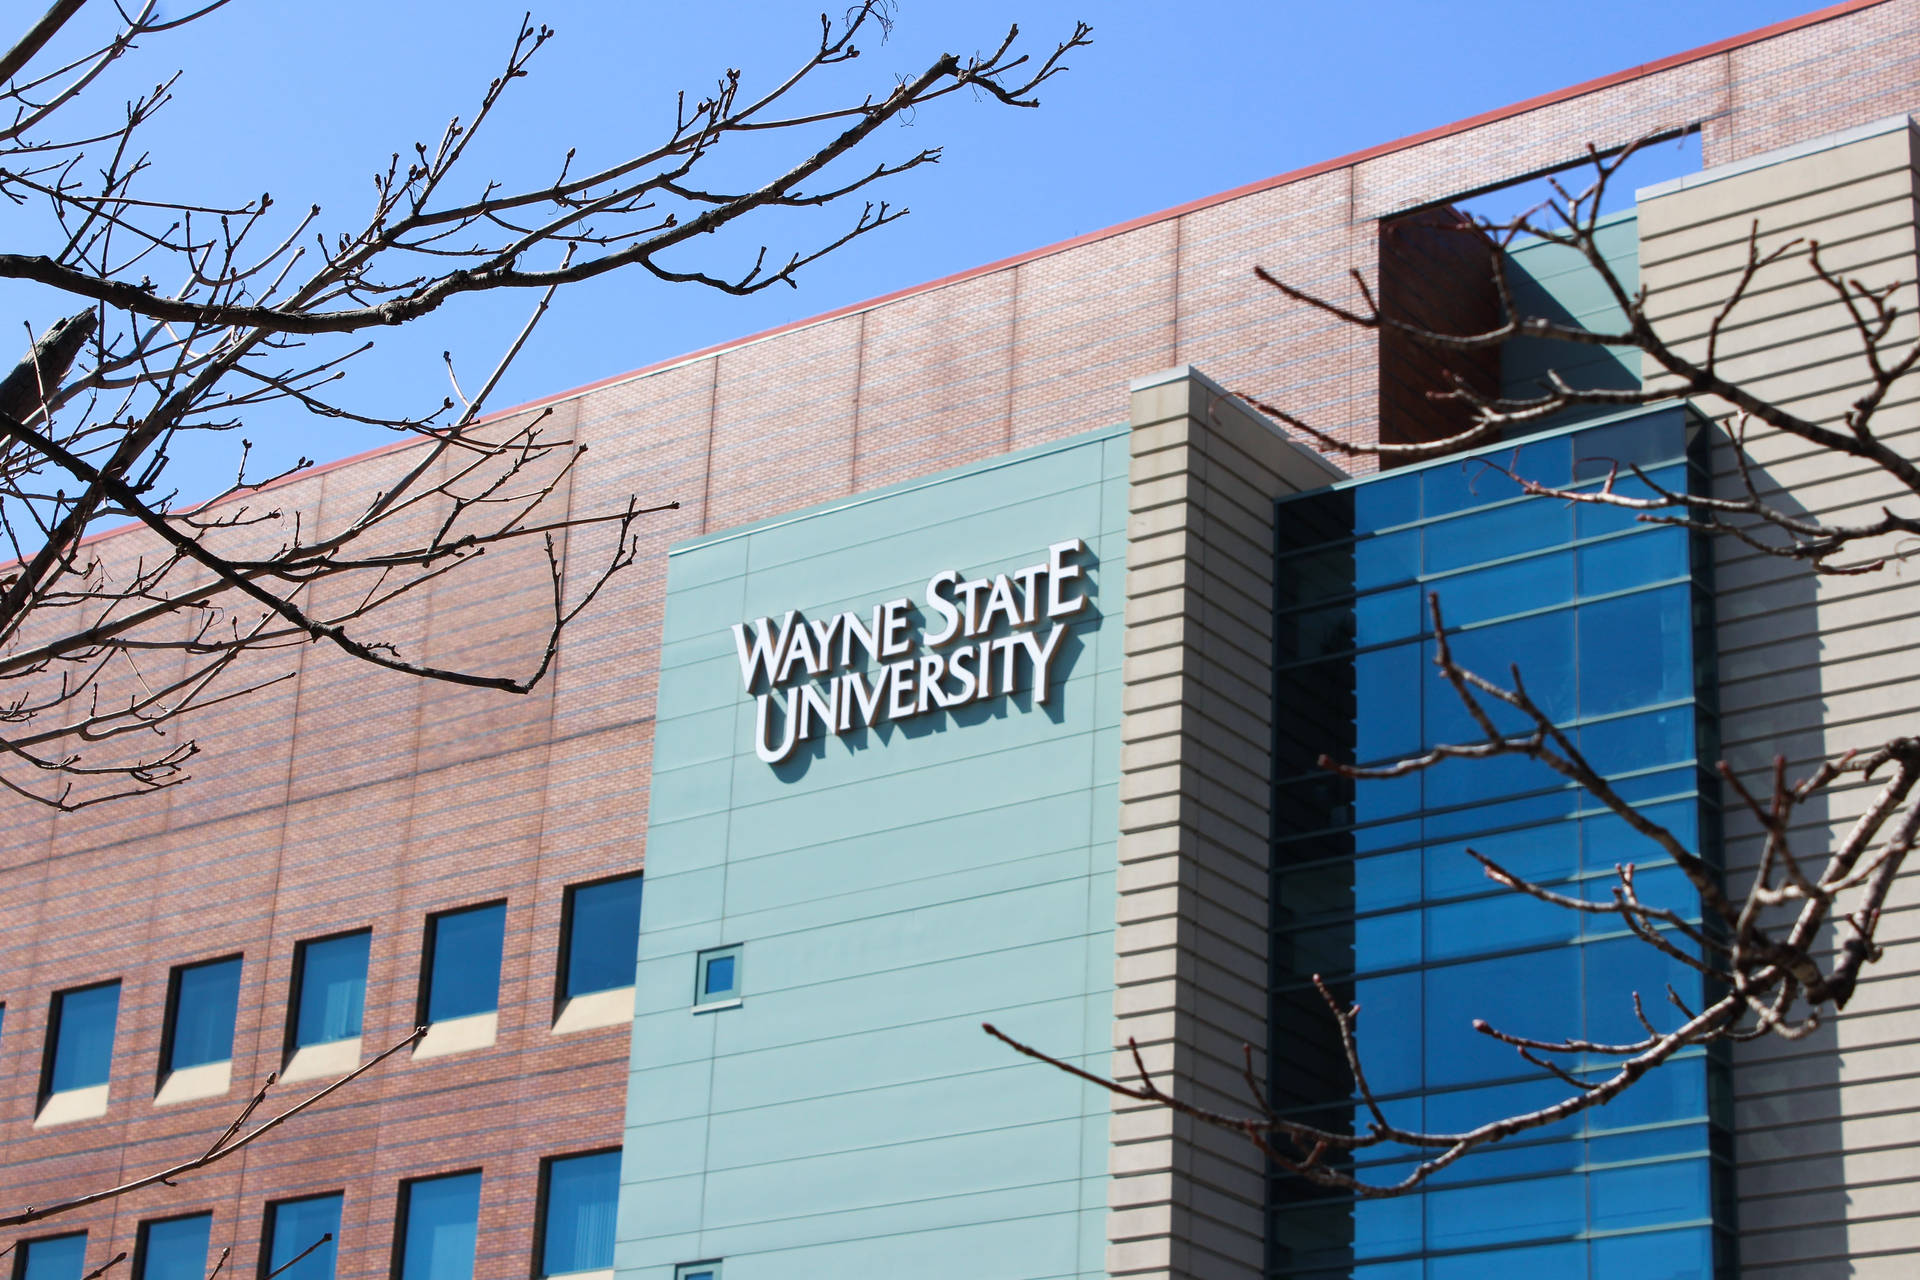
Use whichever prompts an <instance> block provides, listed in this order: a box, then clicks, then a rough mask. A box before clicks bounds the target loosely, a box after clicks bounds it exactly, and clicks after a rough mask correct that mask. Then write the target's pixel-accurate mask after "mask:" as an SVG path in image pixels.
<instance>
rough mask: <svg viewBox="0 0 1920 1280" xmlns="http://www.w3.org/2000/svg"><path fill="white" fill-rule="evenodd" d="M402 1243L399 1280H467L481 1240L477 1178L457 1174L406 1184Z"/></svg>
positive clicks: (469, 1278) (472, 1175) (465, 1174)
mask: <svg viewBox="0 0 1920 1280" xmlns="http://www.w3.org/2000/svg"><path fill="white" fill-rule="evenodd" d="M403 1194H404V1195H405V1197H406V1203H405V1205H404V1207H403V1209H402V1213H403V1214H404V1215H405V1221H406V1239H405V1241H404V1242H403V1243H402V1245H401V1250H400V1280H472V1276H473V1251H474V1244H475V1242H476V1241H477V1240H478V1238H479V1234H480V1174H479V1173H478V1172H474V1173H456V1174H451V1175H449V1176H447V1177H444V1178H420V1179H417V1180H416V1181H413V1182H409V1183H407V1184H406V1189H405V1191H404V1193H403Z"/></svg>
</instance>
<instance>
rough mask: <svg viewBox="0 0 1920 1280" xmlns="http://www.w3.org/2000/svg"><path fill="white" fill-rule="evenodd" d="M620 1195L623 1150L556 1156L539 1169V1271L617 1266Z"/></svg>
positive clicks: (551, 1273)
mask: <svg viewBox="0 0 1920 1280" xmlns="http://www.w3.org/2000/svg"><path fill="white" fill-rule="evenodd" d="M619 1199H620V1153H619V1152H618V1151H596V1152H593V1153H592V1154H590V1155H583V1156H555V1157H554V1158H552V1159H551V1160H548V1161H547V1162H546V1164H545V1165H544V1166H542V1167H541V1170H540V1233H539V1239H538V1242H537V1243H536V1244H535V1246H534V1247H535V1248H536V1249H537V1250H538V1252H539V1258H540V1266H539V1272H540V1274H541V1275H543V1276H561V1275H569V1274H571V1273H573V1272H576V1271H605V1270H607V1269H608V1268H610V1267H612V1266H613V1213H614V1206H615V1205H616V1204H617V1203H618V1201H619Z"/></svg>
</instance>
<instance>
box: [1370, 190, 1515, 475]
mask: <svg viewBox="0 0 1920 1280" xmlns="http://www.w3.org/2000/svg"><path fill="white" fill-rule="evenodd" d="M1494 252H1495V250H1494V247H1493V244H1492V242H1491V241H1490V240H1488V239H1487V237H1486V236H1485V235H1483V234H1482V233H1481V232H1480V231H1479V229H1478V228H1476V227H1475V226H1474V225H1473V222H1472V221H1471V220H1470V219H1468V218H1466V217H1464V216H1463V215H1461V214H1460V213H1459V212H1458V211H1457V210H1455V209H1454V208H1453V207H1452V206H1450V205H1441V206H1439V207H1437V208H1432V209H1423V210H1420V211H1419V212H1417V213H1410V214H1405V215H1403V216H1401V217H1398V218H1389V219H1386V220H1384V221H1382V222H1381V223H1380V294H1379V301H1380V315H1381V318H1382V319H1383V320H1386V321H1387V322H1389V323H1388V326H1387V327H1386V328H1383V329H1382V330H1381V331H1380V417H1379V422H1380V427H1379V430H1380V441H1381V443H1383V444H1419V443H1423V442H1425V441H1429V440H1444V439H1446V438H1447V437H1449V436H1453V435H1458V434H1459V433H1460V432H1462V431H1465V430H1467V429H1468V428H1469V427H1470V426H1471V425H1472V421H1473V408H1472V405H1471V404H1469V403H1468V402H1467V401H1465V400H1442V399H1436V398H1435V396H1434V394H1433V393H1435V392H1442V391H1450V390H1453V389H1455V388H1456V386H1457V387H1459V388H1461V389H1465V390H1468V391H1471V392H1473V393H1474V394H1476V395H1483V396H1492V395H1497V394H1498V393H1499V391H1500V351H1499V348H1497V347H1488V348H1485V349H1483V350H1478V351H1460V350H1454V349H1451V348H1447V347H1436V346H1432V345H1430V344H1428V343H1425V342H1422V341H1420V340H1419V339H1418V338H1415V337H1413V336H1412V335H1410V334H1409V333H1407V332H1406V331H1405V330H1403V329H1399V328H1395V327H1393V326H1394V325H1409V326H1414V327H1417V328H1421V329H1425V330H1427V331H1429V332H1431V333H1446V334H1467V333H1482V332H1485V331H1487V330H1489V329H1492V328H1495V327H1496V326H1498V325H1499V323H1500V298H1499V293H1498V291H1497V290H1496V289H1495V287H1494V278H1493V255H1494Z"/></svg>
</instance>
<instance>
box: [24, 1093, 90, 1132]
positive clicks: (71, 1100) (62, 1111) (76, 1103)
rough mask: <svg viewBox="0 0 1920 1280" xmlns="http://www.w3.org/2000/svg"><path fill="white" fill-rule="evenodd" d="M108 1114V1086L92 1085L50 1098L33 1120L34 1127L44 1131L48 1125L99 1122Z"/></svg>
mask: <svg viewBox="0 0 1920 1280" xmlns="http://www.w3.org/2000/svg"><path fill="white" fill-rule="evenodd" d="M105 1114H107V1086H106V1085H104V1084H96V1085H91V1086H89V1087H88V1088H85V1089H63V1090H61V1091H60V1092H59V1093H56V1094H53V1095H51V1096H49V1097H48V1098H47V1100H46V1103H45V1104H44V1105H43V1106H41V1108H40V1114H39V1115H37V1116H35V1117H34V1118H33V1127H34V1128H36V1129H44V1128H46V1127H47V1126H48V1125H55V1124H71V1123H73V1122H74V1121H75V1120H98V1119H99V1118H100V1117H101V1116H103V1115H105Z"/></svg>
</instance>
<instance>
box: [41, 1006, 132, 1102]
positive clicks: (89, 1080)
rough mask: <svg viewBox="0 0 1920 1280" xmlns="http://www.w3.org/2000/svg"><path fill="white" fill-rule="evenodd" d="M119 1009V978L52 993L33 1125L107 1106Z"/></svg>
mask: <svg viewBox="0 0 1920 1280" xmlns="http://www.w3.org/2000/svg"><path fill="white" fill-rule="evenodd" d="M119 1013H120V983H119V981H118V980H117V979H116V980H115V981H113V982H102V983H100V984H99V985H98V986H92V987H81V988H78V989H77V990H73V991H60V992H56V993H55V994H54V997H53V1005H52V1008H51V1009H50V1010H49V1011H48V1015H47V1056H46V1067H45V1069H44V1070H43V1072H42V1076H41V1083H40V1094H41V1101H42V1104H43V1105H42V1106H41V1109H40V1114H39V1116H38V1117H37V1118H36V1119H35V1120H34V1123H35V1124H36V1125H45V1124H59V1123H62V1122H64V1121H67V1120H82V1119H90V1118H92V1117H95V1116H101V1115H105V1114H106V1111H107V1078H108V1077H109V1076H110V1075H111V1074H112V1071H113V1029H114V1021H115V1019H116V1018H117V1017H118V1016H119Z"/></svg>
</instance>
